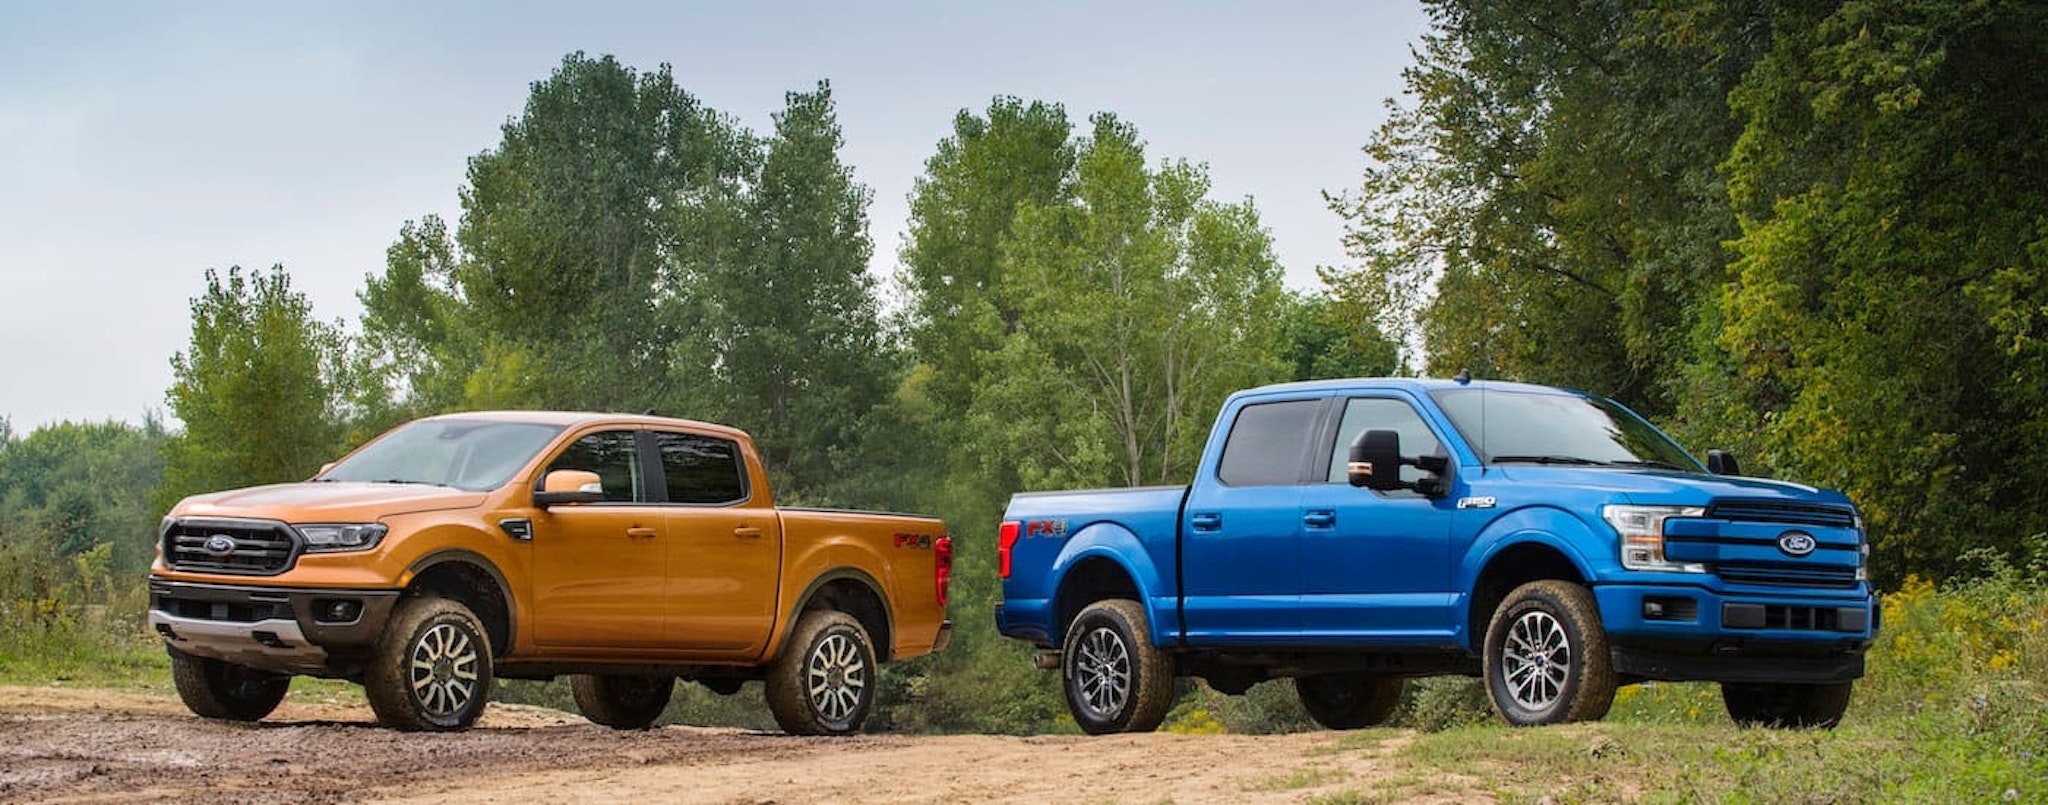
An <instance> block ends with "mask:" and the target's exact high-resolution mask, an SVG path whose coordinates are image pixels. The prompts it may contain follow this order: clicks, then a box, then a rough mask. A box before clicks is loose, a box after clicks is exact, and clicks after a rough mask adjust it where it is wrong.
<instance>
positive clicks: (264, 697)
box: [164, 646, 292, 721]
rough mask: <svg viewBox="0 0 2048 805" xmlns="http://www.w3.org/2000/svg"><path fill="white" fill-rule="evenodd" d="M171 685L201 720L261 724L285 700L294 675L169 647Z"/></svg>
mask: <svg viewBox="0 0 2048 805" xmlns="http://www.w3.org/2000/svg"><path fill="white" fill-rule="evenodd" d="M164 648H165V650H167V651H169V652H170V655H171V682H172V683H173V684H175V685H176V686H177V688H178V698H180V699H183V700H184V701H185V707H186V708H187V709H190V710H191V711H192V714H193V715H196V716H199V717H201V718H218V719H222V720H226V721H261V720H262V719H263V717H264V716H267V715H270V713H271V711H273V710H276V709H277V705H278V703H279V702H282V701H284V694H285V692H286V691H288V690H290V689H291V686H292V677H291V675H290V674H280V673H274V672H271V671H259V670H256V669H254V668H250V667H247V666H242V665H236V664H234V663H231V662H223V661H221V660H216V659H213V658H210V657H195V656H192V655H190V654H186V653H185V652H182V651H179V650H177V649H175V648H171V647H169V646H165V647H164Z"/></svg>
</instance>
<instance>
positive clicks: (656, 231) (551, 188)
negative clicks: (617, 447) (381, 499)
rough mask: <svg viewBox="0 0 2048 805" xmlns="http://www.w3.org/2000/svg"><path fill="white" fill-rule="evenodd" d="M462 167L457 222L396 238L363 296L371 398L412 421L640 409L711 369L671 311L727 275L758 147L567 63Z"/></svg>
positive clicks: (657, 89) (592, 69)
mask: <svg viewBox="0 0 2048 805" xmlns="http://www.w3.org/2000/svg"><path fill="white" fill-rule="evenodd" d="M502 134H503V137H502V140H501V141H500V143H499V145H498V147H497V148H494V149H492V150H489V151H485V152H483V153H481V154H478V155H476V156H475V157H473V158H471V159H470V163H469V177H468V183H467V185H466V186H465V187H464V188H463V189H462V193H461V196H462V208H463V218H462V223H461V226H460V227H459V228H458V229H457V231H456V232H455V233H454V234H453V236H452V238H451V237H450V235H449V234H448V232H447V231H446V227H445V225H443V224H442V223H441V222H440V221H438V220H435V219H432V218H428V219H425V220H423V221H421V222H418V223H408V224H407V225H406V226H405V227H404V228H402V229H401V230H400V236H399V239H398V241H397V242H396V243H395V244H394V245H393V246H392V248H391V251H390V253H389V255H388V256H387V264H386V268H385V273H384V276H383V277H381V278H379V277H372V278H371V279H370V280H369V282H368V283H367V286H366V288H365V290H364V292H363V302H364V317H365V318H364V327H363V329H364V331H365V333H366V334H368V335H370V336H371V337H372V342H371V343H372V344H373V345H374V346H375V347H376V348H377V349H379V350H380V351H381V352H382V355H381V358H380V360H378V361H377V362H376V364H375V366H376V367H377V368H379V369H380V370H381V372H382V373H381V375H380V378H381V379H382V380H383V385H382V386H381V387H380V388H390V389H392V392H391V395H390V396H391V397H392V398H393V399H395V400H397V401H398V402H399V403H402V404H404V405H407V406H410V408H411V409H418V410H436V409H443V408H447V407H451V406H455V405H463V406H477V407H557V408H567V407H574V408H596V409H606V410H638V409H642V408H651V407H658V406H666V405H669V404H670V403H671V402H673V401H674V399H676V397H677V394H678V392H677V390H676V389H674V388H672V387H671V386H670V385H669V384H670V382H671V380H672V377H673V374H672V373H671V372H670V371H669V367H670V365H671V363H672V362H673V361H675V360H677V359H678V356H683V357H685V358H687V359H690V360H693V361H694V362H697V363H701V364H703V365H707V366H708V365H709V363H710V359H709V358H708V357H706V356H705V354H704V351H703V350H702V349H701V348H698V347H697V345H698V344H699V343H700V342H701V339H700V338H698V336H697V335H696V334H695V333H692V332H689V331H687V330H685V329H682V328H681V327H680V326H679V325H680V324H683V323H687V322H689V321H691V319H690V318H689V317H687V316H681V315H678V314H677V313H676V312H675V309H677V308H688V307H690V306H691V305H692V304H693V302H692V300H691V299H690V298H689V296H688V294H689V293H690V292H691V290H692V289H693V288H694V287H696V284H697V282H696V279H697V274H698V272H699V271H700V270H701V268H702V267H703V266H704V265H706V264H707V263H710V262H713V261H716V260H719V259H722V258H725V259H729V258H730V256H731V255H732V253H733V252H732V249H733V248H735V245H734V244H733V243H732V242H731V241H733V240H734V239H735V238H736V237H737V233H736V232H735V231H734V228H733V223H732V222H733V221H734V220H735V217H736V215H737V211H736V208H735V206H734V205H735V204H736V199H737V197H738V193H739V190H740V186H741V181H742V179H743V178H744V177H745V176H746V175H748V171H749V169H750V168H749V164H750V161H751V160H753V159H755V158H756V157H755V150H756V146H755V144H754V143H753V142H752V140H751V138H749V137H748V136H747V135H745V133H744V132H742V131H741V130H739V128H738V127H737V126H736V125H735V124H733V122H732V121H731V120H730V119H729V118H727V117H725V116H722V115H720V114H718V113H717V112H715V111H713V110H711V109H710V108H708V107H706V106H704V105H703V104H702V103H701V102H699V101H698V100H697V99H696V98H695V97H694V96H692V95H690V94H689V93H687V92H685V91H683V89H682V88H681V87H679V86H677V85H676V83H675V80H674V77H673V76H672V75H671V73H670V71H669V69H668V68H667V67H666V66H663V67H662V68H660V69H658V70H655V71H653V72H649V73H640V72H638V71H635V70H633V69H632V68H630V67H627V66H625V65H622V64H620V63H619V62H618V61H617V60H615V59H613V58H612V57H610V56H605V57H601V58H596V59H592V58H588V57H585V56H584V55H583V54H581V53H573V54H570V55H569V56H567V57H565V58H564V59H563V60H562V64H561V66H560V67H559V68H557V69H556V71H555V72H554V73H553V74H552V75H550V76H549V77H548V78H547V79H546V80H543V81H538V82H535V83H534V84H533V87H532V92H531V93H530V94H529V95H528V97H527V102H526V107H525V110H524V113H523V114H522V115H520V116H519V117H517V118H514V119H512V120H511V121H509V122H507V123H506V124H505V126H504V129H503V132H502Z"/></svg>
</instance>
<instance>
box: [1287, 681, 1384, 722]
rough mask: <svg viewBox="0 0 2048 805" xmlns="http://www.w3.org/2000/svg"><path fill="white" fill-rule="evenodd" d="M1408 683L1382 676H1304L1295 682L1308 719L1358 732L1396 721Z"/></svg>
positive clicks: (1295, 688) (1295, 687)
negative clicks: (1402, 689) (1365, 728)
mask: <svg viewBox="0 0 2048 805" xmlns="http://www.w3.org/2000/svg"><path fill="white" fill-rule="evenodd" d="M1406 681H1407V680H1404V679H1402V678H1400V677H1390V676H1384V675H1381V674H1356V673H1354V674H1324V675H1322V676H1302V677H1295V679H1294V693H1295V695H1297V696H1300V697H1301V707H1302V709H1304V710H1307V711H1308V717H1309V718H1311V719H1314V720H1315V722H1316V723H1317V724H1321V725H1323V727H1324V728H1325V729H1333V730H1355V729H1359V728H1361V727H1370V726H1374V725H1376V724H1384V723H1386V722H1387V719H1389V718H1393V717H1394V711H1395V710H1399V709H1401V688H1402V687H1403V685H1404V683H1405V682H1406Z"/></svg>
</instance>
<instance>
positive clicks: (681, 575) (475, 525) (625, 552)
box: [149, 411, 952, 735]
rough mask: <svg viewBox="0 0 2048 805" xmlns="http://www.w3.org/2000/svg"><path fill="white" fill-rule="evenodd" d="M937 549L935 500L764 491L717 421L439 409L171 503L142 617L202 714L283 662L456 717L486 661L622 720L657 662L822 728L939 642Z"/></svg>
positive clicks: (443, 719)
mask: <svg viewBox="0 0 2048 805" xmlns="http://www.w3.org/2000/svg"><path fill="white" fill-rule="evenodd" d="M951 566H952V540H951V539H950V538H949V537H948V536H947V534H946V528H945V525H944V524H943V523H941V522H939V521H937V520H933V519H930V518H924V517H914V516H907V515H885V514H871V513H863V512H846V511H827V510H817V509H788V508H780V509H779V508H776V507H775V505H774V498H773V496H772V495H771V494H770V492H769V486H768V480H767V477H766V476H765V475H764V473H763V471H762V466H761V459H760V456H759V455H758V454H757V453H756V452H755V449H754V445H753V442H752V441H751V440H750V439H749V438H748V437H747V435H746V434H745V433H742V432H740V431H738V430H735V429H733V428H728V427H723V426H718V425H710V424H705V423H701V422H692V421H687V420H681V419H669V418H662V417H652V416H624V415H606V414H579V413H544V412H531V411H524V412H497V413H466V414H451V415H446V416H438V417H431V418H427V419H421V420H417V421H414V422H411V423H408V424H405V425H402V426H400V427H398V428H396V429H394V430H392V431H390V432H389V433H386V434H384V435H383V436H380V437H378V438H376V439H374V440H372V441H370V442H368V443H367V444H364V445H363V446H362V447H360V448H358V449H356V450H355V451H354V452H352V453H350V454H349V455H348V456H346V457H344V458H342V459H341V460H340V461H339V462H337V463H334V464H331V465H329V466H328V467H326V468H325V469H323V470H322V471H321V472H320V473H319V474H318V475H317V476H315V477H314V478H312V479H311V480H309V481H305V482H302V483H289V484H278V485H272V486H260V487H255V488H250V489H240V490H234V491H228V492H219V493H215V494H207V495H199V496H195V497H191V498H187V499H185V500H184V501H183V502H180V503H179V504H178V505H177V506H176V507H175V508H174V509H172V510H171V512H170V515H169V516H168V517H166V518H165V519H164V523H163V527H162V531H161V534H160V535H159V540H158V552H157V558H156V561H155V564H154V566H153V567H152V568H151V570H150V579H149V590H150V612H149V623H150V625H151V627H152V628H153V629H154V630H155V631H156V632H157V634H159V635H161V636H162V637H163V639H164V642H165V644H166V646H167V648H168V650H169V652H170V656H171V672H172V679H173V680H174V681H175V683H176V686H177V689H178V694H179V696H180V697H181V698H182V699H183V700H184V702H185V704H186V705H187V706H188V707H190V708H191V710H192V712H194V713H196V714H198V715H201V716H205V717H209V718H219V719H231V720H242V721H254V720H258V719H261V718H263V717H264V716H266V715H268V714H269V713H270V712H271V711H272V710H273V709H275V708H276V707H277V705H278V703H279V702H280V701H281V700H282V699H283V698H284V695H285V692H286V689H287V687H288V686H289V685H290V683H291V679H292V677H293V676H294V675H307V676H315V677H325V678H334V679H346V680H353V681H356V682H359V683H361V684H362V686H363V688H364V692H365V694H366V697H367V698H368V699H369V703H370V707H371V709H372V710H374V711H375V713H376V716H377V718H378V720H379V721H380V722H382V723H384V724H386V725H389V726H391V727H395V728H398V729H402V730H460V729H465V728H467V727H469V726H470V725H472V724H473V723H474V722H475V721H476V719H477V717H478V715H479V714H480V713H481V712H482V710H483V708H484V705H485V702H486V701H487V700H488V699H489V698H490V692H491V683H492V680H493V678H510V679H549V678H553V677H555V676H557V675H564V674H566V675H569V677H570V688H571V691H572V692H573V694H574V696H575V699H576V703H577V706H578V707H579V708H580V709H581V710H582V711H583V714H584V715H585V716H587V717H588V718H590V719H591V720H592V721H594V722H597V723H599V724H604V725H607V726H611V727H616V728H621V729H635V728H642V727H646V726H648V725H650V724H652V723H653V722H654V721H655V719H657V718H658V717H659V716H660V715H661V713H662V711H663V709H664V708H665V707H666V706H667V704H668V701H669V697H670V694H671V693H672V692H673V690H674V687H675V684H676V682H677V680H679V679H680V680H685V681H695V682H697V683H700V684H703V685H704V686H705V687H707V688H710V689H711V690H713V691H717V692H719V693H726V694H730V693H733V692H736V691H738V690H739V688H740V685H741V684H742V683H743V682H745V681H746V680H749V679H761V680H764V681H765V687H766V692H767V699H768V706H769V710H770V711H771V712H772V713H773V714H774V717H775V720H776V722H777V723H778V724H780V725H781V726H782V727H783V729H784V730H786V731H788V732H791V733H800V734H832V735H836V734H845V733H850V732H854V731H857V730H858V729H860V727H861V724H862V722H863V721H864V720H865V719H866V717H867V714H868V710H869V709H870V707H871V706H872V704H873V702H874V697H875V684H876V677H875V674H876V671H877V663H878V662H888V661H891V660H896V659H903V658H907V657H915V656H917V655H920V654H925V653H928V652H931V651H935V650H937V649H939V648H941V647H943V646H944V645H945V643H946V641H947V637H948V636H949V634H950V632H951V628H952V626H951V623H950V622H949V621H948V620H947V619H946V592H947V585H948V582H949V581H950V578H949V576H950V574H951Z"/></svg>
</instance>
